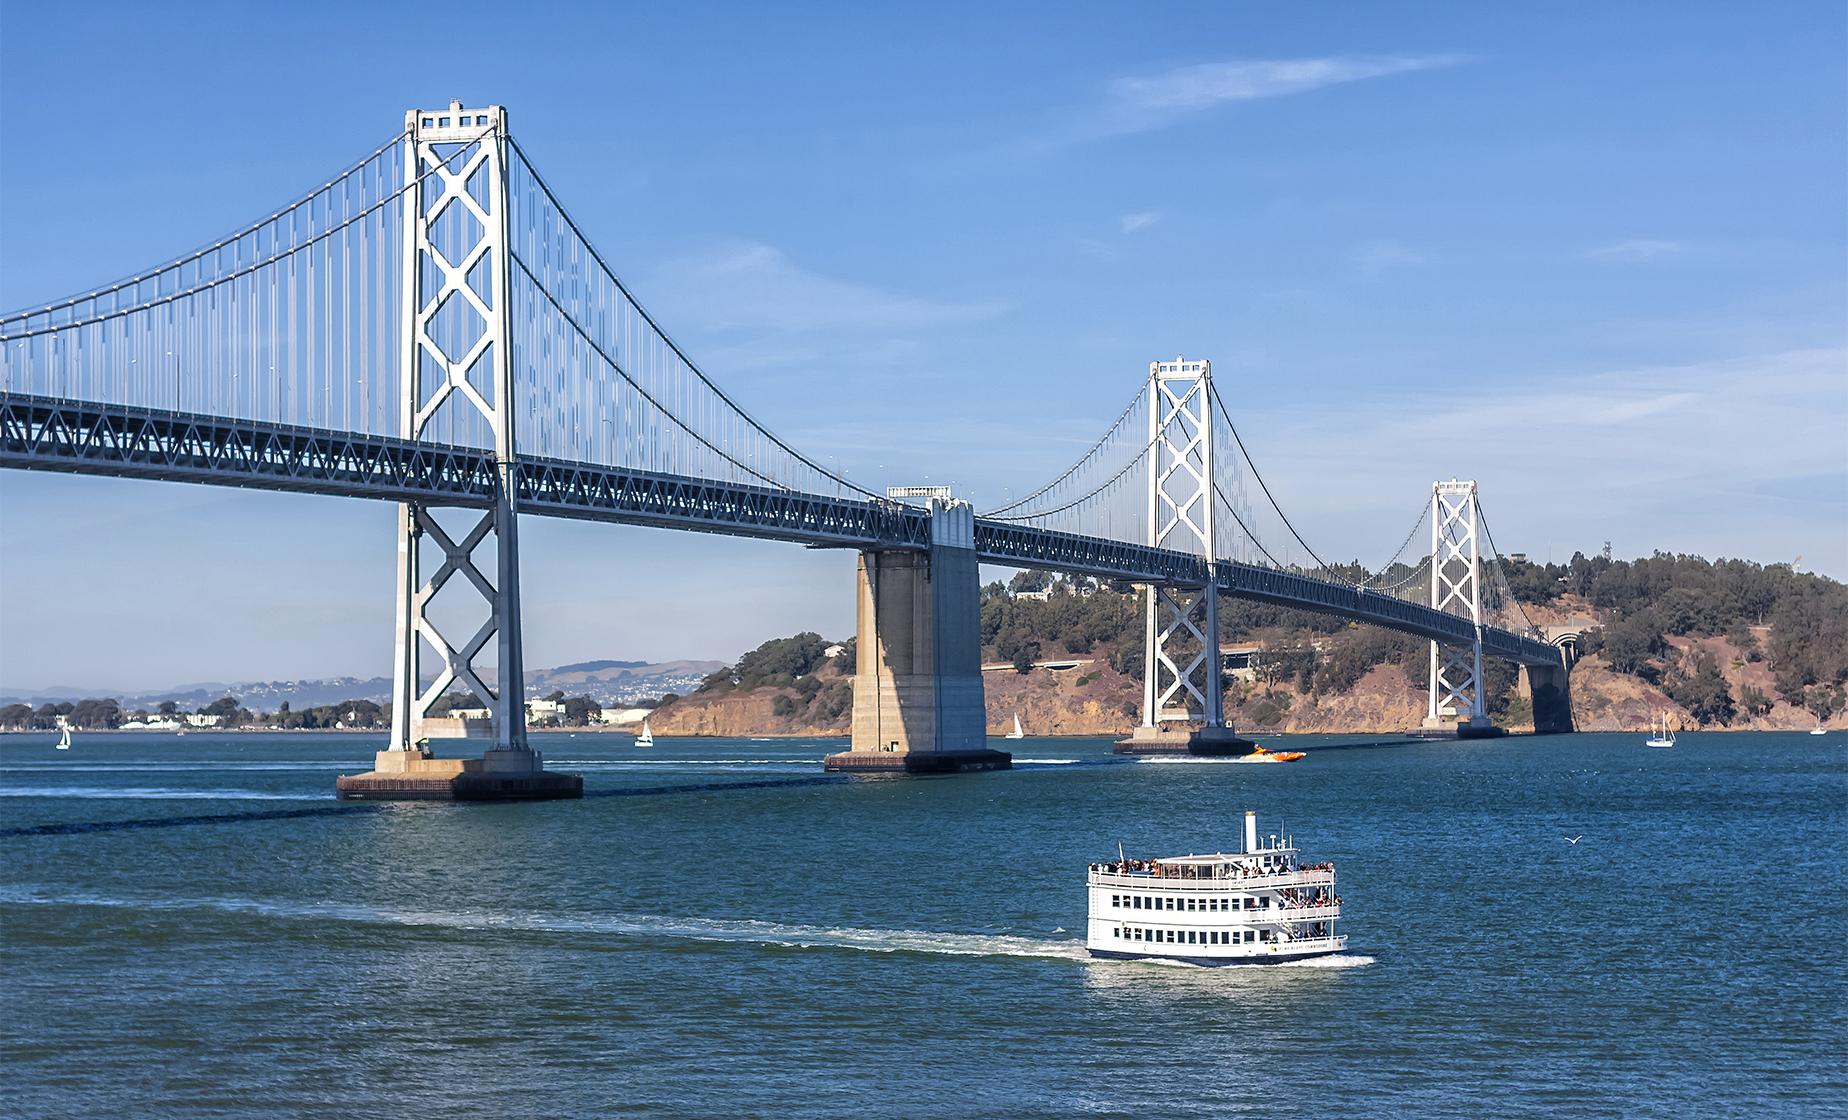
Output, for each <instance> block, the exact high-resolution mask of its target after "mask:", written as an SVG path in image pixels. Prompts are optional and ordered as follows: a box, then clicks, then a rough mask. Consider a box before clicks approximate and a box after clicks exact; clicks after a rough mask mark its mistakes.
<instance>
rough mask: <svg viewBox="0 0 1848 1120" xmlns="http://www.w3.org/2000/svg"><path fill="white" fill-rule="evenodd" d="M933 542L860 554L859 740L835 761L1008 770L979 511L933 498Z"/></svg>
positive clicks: (865, 767) (912, 768)
mask: <svg viewBox="0 0 1848 1120" xmlns="http://www.w3.org/2000/svg"><path fill="white" fill-rule="evenodd" d="M930 508H931V547H930V549H929V551H927V552H925V551H915V550H910V551H897V550H893V551H880V552H863V553H861V554H860V565H859V571H858V572H857V574H856V576H855V597H856V602H857V605H856V611H855V613H856V618H857V623H858V629H857V634H858V639H857V642H856V644H857V646H858V660H857V662H856V663H855V666H854V678H853V745H852V749H850V750H846V751H842V752H840V753H838V754H831V755H829V756H828V758H827V760H826V763H825V765H826V767H827V769H829V770H840V771H849V772H854V773H878V772H884V773H907V774H936V773H954V772H957V771H966V770H1005V769H1008V768H1009V767H1010V766H1011V765H1012V764H1013V756H1012V755H1009V754H1007V753H1006V752H1004V751H995V750H989V749H988V717H987V713H986V711H985V709H984V696H983V692H982V662H981V628H980V623H981V618H980V611H981V588H980V582H979V570H978V567H977V564H976V559H975V514H974V511H973V509H972V508H971V507H970V506H969V504H968V503H966V502H960V501H953V500H945V499H932V500H931V504H930Z"/></svg>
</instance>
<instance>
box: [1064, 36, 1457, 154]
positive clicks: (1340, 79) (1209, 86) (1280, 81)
mask: <svg viewBox="0 0 1848 1120" xmlns="http://www.w3.org/2000/svg"><path fill="white" fill-rule="evenodd" d="M1467 61H1468V57H1467V56H1464V55H1455V54H1435V55H1335V56H1330V57H1325V58H1245V59H1232V60H1228V61H1225V62H1208V63H1202V64H1199V65H1194V66H1181V67H1176V68H1174V69H1172V70H1165V71H1162V72H1161V73H1158V74H1146V75H1142V76H1139V77H1128V78H1118V79H1117V80H1116V81H1114V82H1112V83H1110V86H1109V89H1108V91H1107V96H1106V102H1105V106H1104V110H1103V113H1102V114H1101V116H1100V117H1099V119H1098V120H1097V121H1095V122H1094V124H1095V127H1096V128H1097V130H1098V132H1099V133H1101V134H1105V135H1109V134H1121V133H1128V132H1142V131H1146V130H1148V129H1152V128H1161V127H1164V126H1166V125H1169V124H1172V123H1174V122H1176V121H1178V120H1180V119H1182V118H1184V117H1187V116H1191V115H1193V114H1196V113H1201V112H1204V111H1206V110H1209V109H1213V108H1216V107H1218V106H1221V105H1226V104H1229V103H1232V102H1235V101H1257V100H1261V99H1264V98H1271V97H1288V96H1291V95H1293V94H1299V93H1308V92H1310V91H1311V90H1317V89H1322V88H1324V87H1326V86H1333V85H1341V84H1344V83H1347V82H1358V81H1363V80H1365V79H1368V78H1384V77H1388V76H1391V75H1394V74H1410V73H1415V72H1417V71H1420V70H1435V69H1438V68H1441V67H1446V66H1455V65H1458V64H1459V63H1462V62H1467Z"/></svg>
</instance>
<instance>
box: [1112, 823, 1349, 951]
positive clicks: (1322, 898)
mask: <svg viewBox="0 0 1848 1120" xmlns="http://www.w3.org/2000/svg"><path fill="white" fill-rule="evenodd" d="M1121 855H1122V853H1121V852H1119V853H1118V856H1119V858H1118V860H1117V861H1116V862H1115V863H1094V864H1092V865H1091V874H1090V883H1089V885H1090V896H1091V914H1090V922H1089V926H1088V928H1087V929H1086V931H1085V948H1087V949H1089V950H1090V951H1091V955H1092V956H1094V957H1113V958H1117V959H1121V960H1134V959H1142V958H1159V959H1163V960H1178V961H1186V962H1188V963H1189V964H1271V963H1278V962H1282V961H1298V960H1303V959H1305V958H1308V957H1320V956H1326V955H1328V954H1330V953H1339V952H1341V951H1342V950H1343V949H1345V948H1347V937H1346V936H1344V935H1337V934H1336V933H1335V921H1336V920H1337V919H1338V918H1340V917H1341V899H1340V897H1339V896H1337V895H1336V894H1335V866H1334V864H1332V863H1316V864H1306V863H1303V862H1301V860H1300V859H1299V858H1298V854H1297V850H1296V846H1295V844H1293V843H1292V842H1291V841H1290V838H1289V837H1287V836H1285V837H1277V836H1270V837H1265V838H1260V837H1259V836H1258V817H1257V814H1256V813H1250V812H1248V813H1246V814H1245V846H1244V850H1243V851H1240V852H1231V853H1227V852H1218V853H1214V854H1212V855H1198V856H1172V857H1169V858H1167V859H1155V860H1141V859H1123V858H1120V857H1121Z"/></svg>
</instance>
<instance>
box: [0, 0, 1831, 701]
mask: <svg viewBox="0 0 1848 1120" xmlns="http://www.w3.org/2000/svg"><path fill="white" fill-rule="evenodd" d="M514 10H515V9H514V7H513V6H509V5H494V6H487V5H481V6H474V5H468V4H445V5H442V6H440V7H437V8H432V7H430V6H428V5H418V6H387V5H356V6H350V7H349V6H343V5H339V4H322V5H315V6H312V7H310V6H306V5H302V6H295V7H288V8H285V7H281V6H264V5H255V6H251V5H198V4H178V5H165V6H159V7H149V6H145V5H133V6H131V5H122V6H109V5H104V6H101V7H98V6H95V5H91V6H84V7H71V6H54V5H31V6H28V5H18V4H15V5H9V6H7V7H6V9H5V10H4V12H0V304H3V305H5V306H6V307H17V306H22V305H25V304H29V303H33V302H37V301H40V300H44V299H49V298H51V297H55V296H58V295H61V294H65V293H67V292H70V291H74V290H78V289H83V288H87V287H90V286H92V285H94V284H96V283H99V282H102V281H104V280H107V279H110V278H112V277H114V276H117V275H120V274H123V273H126V272H128V271H130V270H132V269H135V268H137V267H140V266H143V265H146V264H149V263H153V262H155V261H157V260H164V259H166V258H167V257H170V256H172V255H173V254H174V253H176V252H178V251H180V250H182V249H185V248H189V247H191V246H193V245H196V244H198V243H201V242H205V241H207V240H209V239H211V238H212V237H214V236H215V235H217V234H219V233H222V232H225V231H227V230H229V229H231V228H233V227H234V226H236V225H238V224H241V223H242V222H244V221H246V220H248V219H251V218H253V217H255V216H257V215H259V214H261V213H263V212H266V211H267V210H268V209H269V208H270V207H272V206H274V205H276V204H278V203H280V202H283V201H284V200H286V199H289V198H292V197H294V196H295V195H296V194H298V193H300V192H301V191H302V190H304V189H305V188H307V187H309V186H312V185H313V184H315V183H317V182H320V181H321V179H322V178H323V177H325V175H326V174H328V173H331V172H332V171H334V170H337V169H338V168H339V167H341V166H343V165H344V164H345V163H346V162H348V161H350V160H352V159H354V158H357V157H358V156H359V155H361V154H363V153H364V152H366V151H369V150H370V149H371V148H372V147H373V146H374V145H376V144H378V143H379V142H381V141H383V140H384V139H385V138H387V137H389V136H390V135H391V134H392V133H393V132H395V131H396V129H397V127H398V125H399V123H400V122H401V120H402V114H403V111H404V110H405V109H406V108H409V107H412V106H422V105H440V104H444V103H446V102H447V101H448V100H449V99H450V98H451V97H460V98H463V99H464V100H466V101H469V102H470V103H486V102H495V103H500V104H504V105H507V106H508V107H509V110H510V113H511V118H512V124H513V128H514V131H515V133H516V134H517V135H518V136H519V137H520V139H521V143H522V145H523V146H524V147H525V149H526V150H527V151H528V152H529V153H530V154H531V155H532V157H533V158H534V160H535V161H536V162H537V163H538V164H539V166H540V167H541V168H542V169H543V171H544V172H545V173H546V175H547V177H548V178H549V179H550V180H551V181H552V183H553V185H554V187H555V188H556V189H557V190H558V191H559V193H560V195H561V196H562V197H563V198H564V199H565V200H566V202H567V203H568V204H569V205H570V206H571V207H572V208H573V210H574V212H575V214H576V216H577V217H578V219H579V221H580V222H581V223H582V225H583V226H584V227H585V228H586V229H587V230H588V231H589V232H590V234H591V236H592V237H593V238H594V239H595V240H596V241H597V243H598V244H599V246H600V247H601V248H602V249H603V250H604V252H605V255H606V256H608V257H609V258H610V259H611V260H612V261H613V262H614V263H615V265H616V267H617V268H618V269H619V271H621V272H622V273H623V274H624V275H625V278H626V279H627V280H629V281H630V283H631V284H632V285H633V286H634V287H635V288H636V290H637V291H638V293H639V294H640V295H641V297H642V298H643V299H644V301H646V302H647V303H648V304H649V305H650V306H651V307H652V308H653V309H654V310H655V311H656V312H657V313H658V315H659V316H660V317H661V318H662V320H663V321H664V322H665V323H666V324H667V325H668V326H669V329H670V330H672V331H673V332H674V333H675V335H676V336H677V337H678V338H679V339H680V340H681V341H682V342H683V343H684V344H685V345H687V346H688V348H689V349H690V350H691V351H692V353H693V354H694V355H695V356H696V358H698V359H699V360H700V361H701V362H702V364H703V365H704V366H705V367H706V368H707V370H708V372H710V373H711V374H712V375H713V376H714V377H715V378H716V379H717V380H718V381H719V382H720V383H721V384H723V385H724V386H726V388H727V389H728V391H730V392H732V393H733V394H734V395H736V396H737V397H739V398H740V399H741V400H742V401H743V402H745V404H746V405H747V406H748V407H750V408H751V409H752V410H753V411H754V412H755V413H756V414H757V415H758V416H759V417H761V418H762V419H763V420H765V421H766V422H767V423H768V424H769V425H770V426H771V427H772V428H773V429H775V430H777V431H778V432H780V433H782V434H783V435H784V436H785V437H786V438H788V439H789V440H790V442H792V443H794V444H796V445H797V446H799V447H802V448H804V449H807V450H810V451H811V452H812V453H815V454H817V455H820V456H830V455H831V456H833V457H834V458H835V460H836V461H837V462H838V464H839V465H840V467H841V468H842V469H843V470H844V471H846V472H848V473H849V474H850V475H851V476H853V477H855V478H856V479H859V480H861V481H863V482H866V483H869V484H877V485H884V484H886V483H893V482H916V481H923V480H925V479H926V478H928V479H929V480H930V481H933V482H947V481H954V482H955V484H956V485H957V487H958V489H959V490H961V491H964V492H967V493H971V494H973V496H974V497H975V499H976V501H977V503H978V505H981V504H983V503H984V501H985V500H991V499H998V498H1002V497H1004V496H1005V495H1006V493H1007V492H1008V490H1009V489H1010V488H1012V489H1013V490H1015V491H1016V492H1017V491H1018V490H1019V488H1020V487H1022V486H1023V485H1032V484H1033V483H1036V482H1038V481H1040V480H1042V479H1043V478H1045V477H1047V476H1049V475H1051V474H1053V473H1056V471H1057V470H1058V469H1059V468H1060V467H1062V466H1063V465H1064V463H1065V462H1066V461H1067V460H1069V459H1070V458H1073V457H1075V456H1076V454H1077V453H1078V452H1079V451H1081V450H1082V449H1083V447H1084V446H1085V444H1086V443H1087V442H1088V440H1089V439H1090V438H1092V437H1093V436H1095V434H1096V433H1097V431H1098V430H1099V429H1100V428H1101V426H1102V425H1103V424H1105V423H1107V422H1108V420H1109V419H1110V418H1111V417H1113V416H1115V414H1116V412H1117V411H1118V409H1120V408H1121V406H1122V404H1123V403H1124V402H1126V401H1127V400H1128V398H1129V396H1130V395H1131V394H1132V393H1134V392H1135V390H1136V387H1137V384H1138V379H1139V378H1141V377H1143V376H1144V375H1145V371H1146V368H1147V363H1148V362H1149V361H1150V360H1151V359H1152V358H1156V357H1166V356H1172V355H1174V354H1176V353H1185V354H1187V355H1188V356H1190V357H1191V356H1204V357H1210V358H1212V359H1213V360H1214V363H1215V378H1216V380H1217V382H1218V383H1219V385H1220V388H1221V392H1222V394H1224V395H1225V397H1226V399H1227V402H1228V404H1230V405H1231V407H1232V408H1233V409H1234V410H1235V412H1236V413H1237V415H1236V416H1235V421H1236V422H1237V423H1238V425H1239V427H1240V429H1241V431H1242V432H1243V433H1244V434H1245V436H1246V439H1247V442H1248V444H1249V445H1250V447H1251V450H1252V453H1253V455H1254V456H1255V457H1256V458H1257V459H1258V462H1259V465H1260V466H1261V467H1262V468H1263V469H1264V470H1265V472H1266V474H1267V476H1268V477H1269V478H1270V480H1271V481H1272V483H1273V485H1274V488H1275V489H1276V490H1277V491H1278V493H1279V498H1280V499H1281V500H1282V501H1283V502H1284V504H1285V507H1286V508H1287V509H1288V510H1289V511H1290V513H1291V515H1292V517H1294V518H1295V519H1296V520H1297V521H1298V524H1299V526H1300V527H1301V528H1302V529H1303V531H1304V534H1305V536H1307V537H1308V538H1309V539H1310V541H1311V542H1312V543H1313V544H1315V545H1316V547H1317V548H1318V550H1319V551H1322V552H1323V553H1324V554H1325V555H1329V554H1332V555H1338V556H1343V557H1346V556H1354V557H1358V558H1359V559H1361V560H1362V561H1363V562H1377V561H1378V560H1381V559H1383V558H1384V557H1385V556H1386V555H1387V554H1389V553H1390V552H1391V550H1392V549H1393V548H1394V547H1396V545H1397V543H1398V540H1399V539H1400V537H1402V536H1403V533H1404V530H1405V527H1406V526H1407V525H1408V524H1409V522H1410V518H1411V517H1412V516H1413V514H1414V513H1415V512H1416V510H1417V508H1418V506H1419V503H1420V502H1421V501H1422V500H1424V497H1425V495H1426V493H1427V491H1428V486H1429V483H1430V480H1431V479H1432V478H1434V477H1450V476H1452V475H1461V476H1464V477H1470V476H1473V477H1476V478H1477V479H1479V480H1480V481H1481V484H1482V492H1483V501H1484V505H1485V508H1486V509H1487V510H1488V511H1489V514H1490V516H1491V518H1492V519H1493V523H1494V525H1495V529H1496V535H1497V538H1498V542H1499V543H1500V544H1501V545H1502V546H1503V547H1504V548H1507V549H1510V550H1517V551H1521V550H1524V551H1527V552H1529V553H1532V554H1535V555H1536V556H1542V557H1544V556H1546V555H1547V554H1549V552H1550V553H1551V554H1552V555H1553V556H1555V557H1556V558H1560V559H1564V558H1565V557H1567V556H1569V555H1570V554H1571V552H1572V551H1573V549H1574V548H1582V549H1584V550H1586V551H1592V550H1595V549H1596V548H1597V547H1599V546H1600V545H1601V544H1602V543H1603V542H1604V541H1605V540H1610V541H1611V542H1612V544H1613V547H1614V549H1615V550H1616V552H1617V553H1618V554H1619V555H1635V554H1639V553H1646V552H1648V551H1649V550H1651V549H1655V548H1663V549H1670V550H1676V551H1690V552H1696V553H1700V554H1703V555H1707V556H1717V555H1737V556H1746V557H1749V558H1752V559H1757V560H1762V561H1789V560H1792V559H1793V558H1795V557H1796V556H1798V555H1801V556H1802V557H1803V561H1804V566H1805V567H1808V568H1813V569H1816V570H1820V571H1824V572H1827V573H1829V574H1832V575H1834V576H1837V577H1838V578H1840V577H1844V576H1848V451H1845V450H1844V447H1845V446H1848V445H1845V444H1844V439H1843V437H1844V434H1845V433H1848V268H1845V267H1844V265H1845V263H1848V189H1845V186H1844V174H1843V169H1844V167H1848V110H1845V96H1848V48H1845V46H1844V44H1845V43H1848V16H1845V15H1844V10H1843V9H1842V7H1841V6H1840V5H1839V4H1834V3H1814V4H1750V5H1747V4H1739V5H1717V4H1714V5H1687V4H1656V5H1651V4H1625V5H1589V4H1587V5H1567V6H1564V7H1561V6H1548V7H1535V8H1518V7H1516V6H1513V5H1480V4H1477V5H1470V4H1460V3H1459V4H1436V5H1419V4H1400V5H1352V6H1340V5H1328V6H1317V7H1315V8H1313V9H1294V10H1285V9H1279V8H1272V7H1266V6H1259V5H1244V6H1235V5H1227V4H1212V5H1198V6H1191V5H1169V6H1164V7H1161V8H1159V9H1149V8H1146V7H1132V6H1127V5H1124V6H1099V5H1079V6H1074V5H1043V6H1033V5H1014V6H1001V5H969V6H957V5H951V4H932V5H915V6H911V7H908V8H878V9H874V8H872V7H871V6H865V5H846V4H842V5H819V4H814V5H805V6H802V7H801V8H799V9H798V8H795V7H793V6H750V7H746V6H742V5H739V6H729V5H694V4H683V5H654V6H648V7H642V6H625V7H616V6H604V5H596V6H590V5H586V6H583V7H576V6H570V5H526V6H521V7H520V8H519V9H518V12H517V14H509V13H512V12H514ZM0 505H3V506H4V511H3V513H0V516H3V517H4V524H5V525H6V527H7V529H6V532H5V533H4V535H3V536H0V630H3V637H4V641H0V684H5V685H8V686H14V687H19V686H25V687H42V686H47V685H52V684H60V683H62V684H77V685H93V686H98V687H105V686H106V687H112V688H137V687H144V686H156V685H164V684H169V683H175V682H179V681H185V680H203V679H242V678H250V677H264V678H275V677H297V676H319V675H331V674H337V673H356V674H362V675H363V674H371V673H382V672H384V671H385V669H386V667H387V665H388V661H389V656H390V644H391V609H390V595H391V583H392V567H391V565H392V556H393V543H392V529H391V526H392V511H391V510H390V508H389V507H386V506H383V505H369V504H366V503H361V502H356V501H346V500H337V499H325V498H305V497H299V496H291V495H278V494H262V493H254V492H252V493H244V492H240V491H230V490H217V489H208V488H202V487H192V488H188V487H180V486H171V485H157V484H151V483H130V482H121V481H113V480H88V479H76V478H69V477H58V476H43V477H40V476H27V475H21V474H17V473H8V474H6V475H4V476H0ZM521 543H522V548H523V560H524V567H523V572H524V580H525V612H526V622H527V647H526V648H527V662H528V664H530V665H535V666H541V665H550V664H557V663H561V662H566V661H572V660H579V659H583V658H590V657H645V658H667V657H681V656H702V657H707V656H709V657H721V658H729V657H732V656H734V655H735V654H736V653H737V652H738V651H740V650H741V649H744V648H748V647H749V646H751V645H754V644H756V643H757V642H759V641H762V640H763V639H765V638H768V637H771V636H775V635H778V634H783V633H788V632H791V631H794V630H796V629H801V628H816V629H820V630H822V631H824V632H826V633H829V634H835V635H844V634H846V633H848V632H849V631H850V628H851V625H852V597H851V572H852V559H851V556H850V555H848V554H841V553H817V552H810V551H805V550H801V549H795V548H790V547H787V546H779V545H774V544H763V543H751V542H742V541H735V540H728V539H724V538H718V537H707V536H697V535H690V534H672V533H664V532H656V531H646V530H633V529H619V528H614V527H608V526H593V525H576V524H568V523H562V522H555V521H544V520H538V519H530V520H529V521H528V522H527V523H526V525H525V526H524V528H523V530H522V542H521Z"/></svg>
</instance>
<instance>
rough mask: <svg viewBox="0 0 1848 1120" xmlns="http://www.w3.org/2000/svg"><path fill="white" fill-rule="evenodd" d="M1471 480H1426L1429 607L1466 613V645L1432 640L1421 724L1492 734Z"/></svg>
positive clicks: (1478, 522) (1479, 552)
mask: <svg viewBox="0 0 1848 1120" xmlns="http://www.w3.org/2000/svg"><path fill="white" fill-rule="evenodd" d="M1480 529H1481V517H1480V515H1479V513H1478V511H1477V506H1476V484H1475V482H1473V481H1470V482H1462V481H1459V480H1457V479H1454V478H1453V479H1451V480H1450V481H1449V482H1433V483H1432V484H1431V607H1432V609H1434V610H1440V611H1445V612H1448V613H1451V614H1458V615H1462V616H1464V617H1467V618H1468V619H1469V620H1470V622H1471V624H1472V626H1473V627H1474V634H1475V637H1474V640H1472V641H1471V642H1470V644H1468V645H1450V644H1446V643H1442V642H1438V641H1433V642H1432V643H1431V689H1430V707H1429V708H1428V710H1427V711H1426V713H1425V721H1424V726H1425V727H1426V728H1427V729H1430V730H1438V729H1443V728H1448V727H1449V726H1450V723H1449V721H1450V720H1456V721H1457V723H1456V729H1457V733H1458V734H1459V735H1465V736H1467V735H1471V734H1477V735H1482V734H1493V733H1494V728H1493V726H1492V725H1491V724H1490V723H1489V714H1488V711H1487V709H1486V708H1485V706H1484V696H1483V687H1482V579H1481V576H1482V550H1481V545H1480V541H1481V535H1480Z"/></svg>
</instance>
